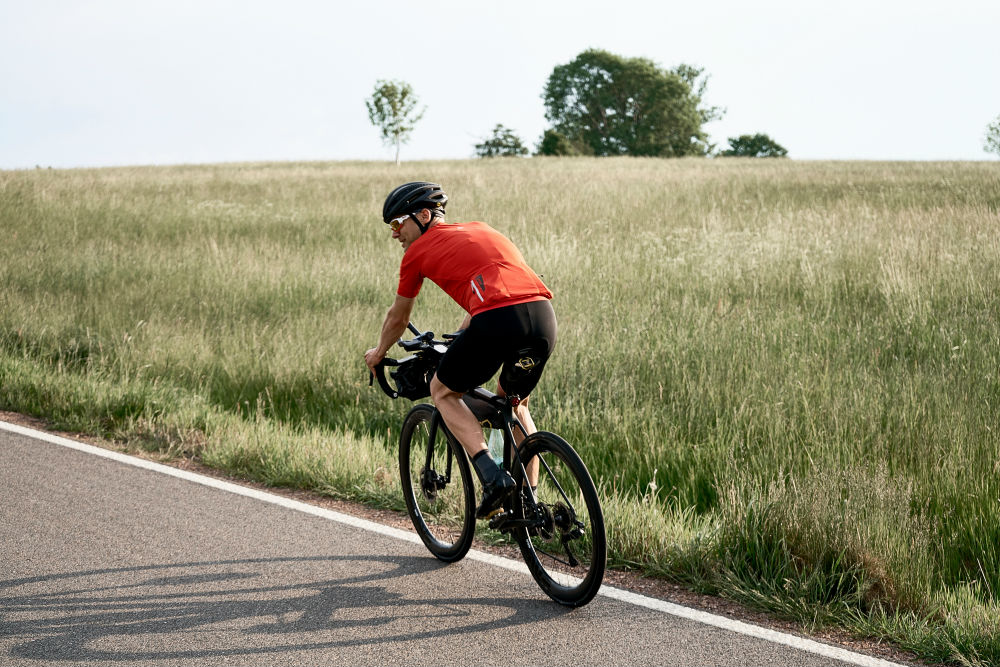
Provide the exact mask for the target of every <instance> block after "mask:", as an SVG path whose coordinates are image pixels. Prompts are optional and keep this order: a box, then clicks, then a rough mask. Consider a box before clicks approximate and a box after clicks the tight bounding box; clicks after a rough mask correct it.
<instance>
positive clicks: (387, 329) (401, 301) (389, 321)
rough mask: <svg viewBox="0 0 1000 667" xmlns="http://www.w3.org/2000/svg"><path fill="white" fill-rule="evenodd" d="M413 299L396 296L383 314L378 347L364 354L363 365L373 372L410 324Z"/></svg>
mask: <svg viewBox="0 0 1000 667" xmlns="http://www.w3.org/2000/svg"><path fill="white" fill-rule="evenodd" d="M413 303H414V299H410V298H407V297H405V296H400V295H398V294H397V295H396V300H395V301H394V302H393V304H392V306H390V307H389V312H387V313H386V314H385V320H384V321H383V322H382V333H381V334H380V335H379V338H378V346H377V347H373V348H372V349H370V350H368V351H367V352H365V364H367V365H368V368H370V369H372V370H374V368H375V366H377V365H378V363H379V362H380V361H382V359H384V358H385V355H386V353H387V352H388V351H389V348H391V347H392V346H393V345H395V344H396V341H398V340H399V337H400V336H402V335H403V332H404V331H406V325H407V324H409V322H410V313H411V312H413Z"/></svg>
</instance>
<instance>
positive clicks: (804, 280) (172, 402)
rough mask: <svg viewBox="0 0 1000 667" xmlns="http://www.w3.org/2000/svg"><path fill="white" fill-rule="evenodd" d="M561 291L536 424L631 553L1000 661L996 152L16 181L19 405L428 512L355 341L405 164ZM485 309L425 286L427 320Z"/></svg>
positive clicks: (291, 480) (13, 221)
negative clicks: (415, 504) (578, 471)
mask: <svg viewBox="0 0 1000 667" xmlns="http://www.w3.org/2000/svg"><path fill="white" fill-rule="evenodd" d="M418 179H419V180H424V179H427V180H435V181H438V182H441V183H443V184H444V185H445V187H446V189H447V190H448V192H449V194H450V196H451V198H452V199H451V203H449V219H452V220H467V219H480V220H485V221H487V222H489V223H491V224H492V225H493V226H495V227H497V228H498V229H500V230H501V231H502V232H504V233H505V234H507V235H508V236H510V237H511V238H512V239H513V240H514V241H515V242H516V243H517V244H518V245H519V246H520V247H521V248H522V250H523V251H524V254H525V256H526V257H527V259H528V261H529V263H530V264H531V265H532V266H533V267H534V268H535V269H536V271H538V272H539V273H541V274H543V276H544V280H545V281H546V283H547V284H548V285H549V286H550V287H551V288H552V290H553V292H554V293H555V295H556V297H555V300H554V305H555V307H556V311H557V313H558V317H559V324H560V340H559V346H558V349H557V351H556V355H555V357H554V358H553V360H552V362H551V363H550V365H549V367H548V370H547V371H546V376H545V378H544V379H543V382H542V386H541V388H540V391H539V393H538V395H537V396H536V397H535V398H534V399H533V405H534V410H533V412H534V414H535V417H536V421H538V423H539V425H540V426H541V427H542V428H545V429H547V430H552V431H556V432H558V433H560V434H562V435H563V436H564V437H566V438H567V439H568V440H570V442H572V443H574V445H575V446H576V447H577V449H578V450H579V451H580V453H581V454H582V456H583V458H584V460H585V461H586V462H587V463H588V465H589V467H590V469H591V472H592V474H593V476H594V478H595V480H596V481H597V482H598V484H599V486H600V487H601V491H602V497H603V499H604V502H605V507H606V512H607V514H608V523H609V537H610V540H611V544H610V550H611V551H610V557H611V561H612V564H613V565H614V566H616V567H629V568H636V569H640V570H643V571H646V572H648V573H650V574H653V575H656V576H663V577H668V578H671V579H674V580H677V581H680V582H683V583H686V584H687V585H689V586H691V587H693V588H696V589H698V590H702V591H708V592H713V593H716V594H720V595H724V596H727V597H731V598H734V599H736V600H739V601H741V602H745V603H747V604H750V605H753V606H755V607H758V608H763V609H767V610H770V611H772V612H774V613H777V614H779V615H781V616H784V617H788V618H793V619H796V620H798V621H800V622H802V623H803V624H804V625H806V626H808V627H823V626H825V625H839V626H843V627H847V628H849V629H851V630H853V631H856V632H858V633H860V634H868V635H871V636H877V637H885V638H888V639H890V640H892V641H894V642H896V643H898V644H899V645H901V646H903V647H905V648H909V649H911V650H913V651H915V652H917V653H918V654H920V655H921V656H923V657H925V658H926V659H928V660H932V661H939V662H945V661H956V662H965V663H969V664H983V665H986V664H1000V603H998V597H997V591H998V590H1000V546H998V545H1000V476H998V475H1000V437H998V433H1000V405H998V403H1000V379H998V369H1000V302H998V299H997V297H996V295H997V293H998V292H1000V165H998V164H996V163H852V162H844V163H834V162H805V163H802V162H794V161H786V160H720V159H717V160H704V159H701V160H643V159H541V158H532V159H524V160H494V161H477V162H468V161H456V162H432V163H413V164H406V165H403V166H402V167H401V168H396V167H394V166H393V165H384V164H373V163H308V164H290V163H289V164H245V165H222V166H179V167H164V168H132V169H126V168H122V169H102V170H72V171H52V170H33V171H16V172H0V232H2V236H3V243H2V244H0V408H2V409H7V410H14V411H20V412H24V413H28V414H32V415H37V416H41V417H44V418H46V419H48V420H50V421H51V422H52V423H53V424H54V425H55V426H58V427H60V428H65V429H71V430H79V431H86V432H91V433H99V434H102V435H105V436H110V437H113V438H115V439H116V440H118V441H119V442H120V443H121V444H122V447H123V448H127V449H144V450H147V451H158V452H162V454H163V456H196V457H199V458H200V459H201V460H202V461H203V462H205V463H207V464H209V465H212V466H217V467H220V468H224V469H226V470H229V471H231V472H235V473H237V474H240V475H244V476H247V477H251V478H254V479H258V480H263V481H266V482H268V483H271V484H275V485H290V486H297V487H303V488H312V489H317V490H320V491H323V492H325V493H329V494H331V495H335V496H338V497H344V498H352V499H357V500H362V501H364V502H368V503H371V504H375V505H379V506H389V507H397V508H399V507H401V506H402V502H401V498H400V497H399V496H400V494H399V491H398V482H397V479H398V478H397V473H396V463H395V454H396V452H395V438H396V437H397V429H398V425H399V423H400V421H401V417H402V415H403V414H405V411H406V410H407V409H408V408H409V404H408V403H407V402H405V401H398V402H396V403H391V402H390V401H389V400H388V399H386V398H385V397H384V395H382V394H381V393H379V392H377V391H376V390H373V389H369V387H368V384H367V374H366V370H365V368H364V364H363V360H362V354H363V351H364V350H365V349H367V348H368V347H370V346H372V345H373V344H374V343H375V342H376V337H377V333H378V327H379V325H380V323H381V318H382V316H383V315H384V313H385V310H386V308H387V307H388V305H389V304H390V303H391V300H392V297H393V293H394V290H395V280H396V276H397V269H398V262H399V258H400V249H399V247H398V244H396V243H395V242H393V241H391V240H390V238H389V232H388V230H387V228H386V227H385V225H383V224H382V223H381V221H380V220H379V213H380V211H381V204H382V199H383V198H384V196H385V194H386V193H387V192H388V191H389V190H390V189H391V188H392V187H394V186H395V185H398V184H399V183H401V182H405V181H408V180H418ZM461 316H462V313H460V312H459V311H458V310H457V308H456V306H454V304H452V303H451V302H450V301H449V300H448V299H447V297H445V296H443V295H442V294H441V293H440V291H439V290H437V289H436V288H434V287H433V286H432V285H428V286H426V287H425V289H424V291H423V292H422V293H421V295H420V297H419V299H418V304H417V309H416V311H415V323H416V324H417V325H418V326H419V327H421V328H425V329H426V328H430V329H433V330H435V331H438V332H445V331H451V330H453V329H454V328H455V327H456V326H457V325H458V323H459V322H460V321H461Z"/></svg>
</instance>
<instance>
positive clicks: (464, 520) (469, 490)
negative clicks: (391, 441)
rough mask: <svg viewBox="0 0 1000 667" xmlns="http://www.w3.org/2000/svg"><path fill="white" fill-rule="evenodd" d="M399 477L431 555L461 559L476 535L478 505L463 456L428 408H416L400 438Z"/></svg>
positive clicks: (435, 415)
mask: <svg viewBox="0 0 1000 667" xmlns="http://www.w3.org/2000/svg"><path fill="white" fill-rule="evenodd" d="M399 476H400V480H401V482H402V485H403V498H404V499H405V501H406V510H407V512H408V513H409V515H410V519H411V520H412V521H413V527H414V528H416V530H417V534H418V535H419V536H420V539H421V540H423V542H424V544H425V545H426V546H427V548H428V549H429V550H430V552H431V553H432V554H434V555H435V556H437V557H438V558H440V559H441V560H443V561H445V562H449V563H450V562H453V561H457V560H460V559H462V558H463V557H464V556H465V554H467V553H468V551H469V548H470V547H471V546H472V538H473V537H474V535H475V530H476V505H475V503H476V500H475V488H474V486H473V481H472V472H471V470H470V468H469V459H468V457H467V456H466V454H465V451H464V450H463V449H462V448H461V445H459V444H458V443H457V442H456V441H455V440H454V439H452V438H449V437H448V436H447V432H446V431H445V427H444V422H443V421H442V420H441V417H440V415H439V414H438V413H437V411H436V410H435V409H434V408H433V407H432V406H430V405H426V404H420V405H417V406H414V408H413V409H412V410H410V412H409V414H407V415H406V419H404V420H403V429H402V432H401V433H400V436H399Z"/></svg>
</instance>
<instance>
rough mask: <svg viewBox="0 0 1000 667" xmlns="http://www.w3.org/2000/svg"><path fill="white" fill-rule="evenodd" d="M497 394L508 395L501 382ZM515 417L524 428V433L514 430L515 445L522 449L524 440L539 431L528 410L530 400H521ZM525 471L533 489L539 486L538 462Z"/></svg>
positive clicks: (532, 462)
mask: <svg viewBox="0 0 1000 667" xmlns="http://www.w3.org/2000/svg"><path fill="white" fill-rule="evenodd" d="M497 394H499V395H500V396H506V395H507V392H505V391H504V390H503V386H502V385H501V384H500V383H499V382H497ZM514 415H515V416H516V417H517V421H519V422H520V423H521V426H522V427H523V428H524V431H522V430H521V429H519V428H515V429H514V444H515V445H517V447H518V448H520V447H521V443H522V442H523V441H524V439H525V438H526V437H527V436H529V435H531V434H532V433H534V432H535V431H537V430H538V429H537V428H536V427H535V420H533V419H532V418H531V412H530V411H529V410H528V398H524V399H521V402H520V403H518V405H517V407H516V408H514ZM524 470H525V472H527V474H528V484H530V485H531V486H532V487H536V486H538V461H537V460H536V459H532V460H531V461H529V462H528V464H527V465H526V466H525V467H524Z"/></svg>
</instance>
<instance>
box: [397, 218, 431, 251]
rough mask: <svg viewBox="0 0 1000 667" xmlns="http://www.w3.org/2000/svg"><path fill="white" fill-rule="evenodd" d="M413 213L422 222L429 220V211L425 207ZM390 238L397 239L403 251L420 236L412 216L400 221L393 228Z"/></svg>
mask: <svg viewBox="0 0 1000 667" xmlns="http://www.w3.org/2000/svg"><path fill="white" fill-rule="evenodd" d="M414 215H415V216H417V217H418V218H420V219H421V221H422V222H423V223H424V224H426V223H427V222H429V220H430V212H429V211H427V209H423V210H422V211H420V212H419V213H414ZM397 220H398V218H397ZM390 229H391V227H390ZM392 238H394V239H396V240H397V241H399V243H400V245H402V246H403V250H404V251H405V250H406V249H407V248H409V247H410V244H411V243H413V242H414V241H416V240H417V239H419V238H420V227H418V226H417V223H416V222H414V220H413V218H412V217H410V216H407V218H406V220H404V221H402V222H401V223H400V224H399V227H398V228H396V229H395V230H393V232H392Z"/></svg>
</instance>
